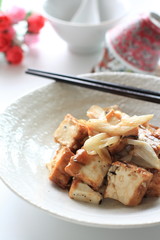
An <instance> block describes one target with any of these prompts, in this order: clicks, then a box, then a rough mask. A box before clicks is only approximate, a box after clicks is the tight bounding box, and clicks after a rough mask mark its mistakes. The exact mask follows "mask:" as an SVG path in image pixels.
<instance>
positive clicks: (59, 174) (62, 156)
mask: <svg viewBox="0 0 160 240" xmlns="http://www.w3.org/2000/svg"><path fill="white" fill-rule="evenodd" d="M73 155H74V154H73V153H72V152H71V151H70V149H69V148H67V147H61V148H60V149H59V150H58V151H57V152H56V155H55V156H54V158H53V160H52V161H51V162H50V163H49V164H48V165H47V166H48V169H49V171H50V175H49V179H50V180H51V181H53V182H54V183H56V184H57V185H58V186H60V187H61V188H66V187H67V185H68V182H69V180H70V175H68V174H67V173H66V172H65V170H64V169H65V167H66V166H67V164H68V163H69V160H70V158H71V157H72V156H73Z"/></svg>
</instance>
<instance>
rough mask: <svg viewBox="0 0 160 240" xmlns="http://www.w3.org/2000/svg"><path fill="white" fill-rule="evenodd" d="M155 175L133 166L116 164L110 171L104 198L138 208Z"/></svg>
mask: <svg viewBox="0 0 160 240" xmlns="http://www.w3.org/2000/svg"><path fill="white" fill-rule="evenodd" d="M152 176H153V174H152V173H150V172H148V171H147V170H145V169H143V168H140V167H137V166H135V165H132V164H125V163H122V162H118V161H117V162H114V163H113V164H112V166H111V167H110V168H109V171H108V185H107V187H106V191H105V193H104V198H112V199H115V200H118V201H119V202H121V203H123V204H124V205H127V206H136V205H138V204H139V203H140V202H141V201H142V198H143V196H144V195H145V193H146V191H147V188H148V186H149V184H150V182H151V180H152Z"/></svg>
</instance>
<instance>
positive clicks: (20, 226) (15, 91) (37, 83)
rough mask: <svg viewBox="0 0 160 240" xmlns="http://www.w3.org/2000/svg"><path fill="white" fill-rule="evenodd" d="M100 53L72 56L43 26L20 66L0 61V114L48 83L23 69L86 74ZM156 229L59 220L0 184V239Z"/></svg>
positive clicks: (154, 235) (140, 235) (157, 229)
mask: <svg viewBox="0 0 160 240" xmlns="http://www.w3.org/2000/svg"><path fill="white" fill-rule="evenodd" d="M101 54H102V52H98V53H95V54H92V55H76V54H74V53H71V52H70V51H69V50H68V47H67V45H66V43H65V42H64V41H63V40H61V39H60V38H59V37H58V35H57V34H56V33H55V31H54V30H53V29H52V27H51V26H50V25H49V24H48V23H47V24H46V26H45V28H44V29H43V30H42V32H41V34H40V41H39V42H38V43H37V44H36V45H35V46H33V47H32V48H31V49H30V51H29V52H26V55H25V59H24V62H23V64H22V65H20V66H11V65H9V64H7V63H6V62H5V61H4V60H3V59H0V113H2V112H3V111H4V110H5V108H6V107H7V106H8V105H9V104H11V103H12V102H14V101H15V100H16V99H17V98H20V97H22V96H23V95H25V94H27V93H29V92H30V91H33V90H35V89H37V88H39V87H42V86H45V85H46V84H48V83H49V82H50V80H47V79H43V78H38V77H33V76H29V75H25V73H24V71H25V70H26V69H27V68H29V67H30V68H35V69H43V70H46V71H52V72H58V73H66V74H73V75H74V74H75V75H76V74H81V73H87V72H90V70H91V68H92V67H93V66H94V65H95V64H96V63H97V61H98V59H100V57H101ZM159 233H160V226H154V227H149V228H139V229H98V228H92V227H86V226H79V225H76V224H73V223H69V222H65V221H63V220H59V219H57V218H55V217H53V216H51V215H49V214H47V213H45V212H43V211H41V210H39V209H38V208H36V207H33V206H32V205H30V204H28V203H27V202H25V201H24V200H22V199H21V198H19V197H18V196H17V195H15V194H14V193H13V192H12V191H11V190H9V189H8V188H7V187H6V186H5V185H4V183H2V182H1V181H0V239H5V240H10V239H12V240H22V239H23V240H32V239H34V240H35V239H38V240H42V239H44V238H45V239H47V240H51V239H57V240H62V239H66V240H69V239H74V238H75V239H77V240H80V239H86V238H87V239H92V240H95V239H98V238H100V239H102V240H103V239H110V240H112V239H117V238H118V239H119V240H121V239H128V238H129V239H130V240H132V239H141V240H143V239H145V240H146V239H150V238H151V239H159Z"/></svg>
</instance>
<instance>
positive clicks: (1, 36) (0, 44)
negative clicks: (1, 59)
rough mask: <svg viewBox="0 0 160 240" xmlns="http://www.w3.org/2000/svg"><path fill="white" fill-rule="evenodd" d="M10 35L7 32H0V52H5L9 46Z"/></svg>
mask: <svg viewBox="0 0 160 240" xmlns="http://www.w3.org/2000/svg"><path fill="white" fill-rule="evenodd" d="M11 41H12V36H11V34H9V33H0V52H5V51H7V49H8V48H9V47H10V45H11Z"/></svg>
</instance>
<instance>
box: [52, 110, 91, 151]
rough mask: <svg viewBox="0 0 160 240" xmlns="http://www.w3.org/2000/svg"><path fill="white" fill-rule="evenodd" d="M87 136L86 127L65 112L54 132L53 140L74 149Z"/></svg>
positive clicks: (80, 144)
mask: <svg viewBox="0 0 160 240" xmlns="http://www.w3.org/2000/svg"><path fill="white" fill-rule="evenodd" d="M87 136H88V129H87V127H86V126H85V125H84V124H82V123H81V122H80V121H78V120H77V119H76V118H75V117H73V116H72V115H71V114H67V115H66V116H65V118H64V120H63V121H62V122H61V123H60V125H59V127H58V128H57V129H56V131H55V133H54V138H55V141H56V142H58V143H60V144H61V145H63V146H66V147H68V148H70V149H71V150H72V151H75V150H77V149H79V148H81V146H82V145H83V143H84V140H85V139H86V137H87Z"/></svg>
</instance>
